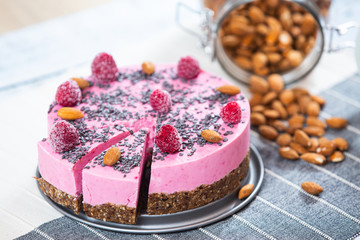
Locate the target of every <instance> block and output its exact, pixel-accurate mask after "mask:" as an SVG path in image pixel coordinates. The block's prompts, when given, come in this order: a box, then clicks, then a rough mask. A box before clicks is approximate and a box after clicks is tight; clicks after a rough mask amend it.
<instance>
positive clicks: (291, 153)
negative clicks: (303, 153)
mask: <svg viewBox="0 0 360 240" xmlns="http://www.w3.org/2000/svg"><path fill="white" fill-rule="evenodd" d="M279 154H280V156H281V157H283V158H286V159H289V160H296V159H299V154H298V153H297V152H296V151H295V150H294V149H292V148H290V147H281V148H280V149H279Z"/></svg>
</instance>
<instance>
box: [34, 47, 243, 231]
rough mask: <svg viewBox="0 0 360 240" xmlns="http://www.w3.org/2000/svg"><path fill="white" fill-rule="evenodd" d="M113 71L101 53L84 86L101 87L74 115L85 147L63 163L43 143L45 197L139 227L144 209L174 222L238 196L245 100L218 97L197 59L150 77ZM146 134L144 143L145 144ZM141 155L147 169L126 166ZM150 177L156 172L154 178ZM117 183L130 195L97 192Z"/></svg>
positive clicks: (138, 70)
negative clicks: (106, 160)
mask: <svg viewBox="0 0 360 240" xmlns="http://www.w3.org/2000/svg"><path fill="white" fill-rule="evenodd" d="M104 66H105V67H104ZM115 66H116V64H115V62H113V59H112V57H111V56H110V55H108V54H104V53H102V54H100V55H98V56H97V57H96V58H95V60H94V62H93V64H92V72H93V75H92V76H90V77H89V78H88V79H87V80H94V79H95V81H94V84H93V85H91V86H88V87H86V88H85V89H83V90H82V99H81V101H80V103H78V105H76V106H75V107H74V108H75V109H78V110H79V111H81V112H82V113H83V114H84V117H82V118H81V119H78V120H75V121H67V122H68V123H70V124H71V125H73V126H74V127H75V128H76V129H77V131H78V134H79V142H80V144H79V145H76V146H74V147H73V148H72V149H69V150H67V151H64V152H60V153H57V152H55V151H54V150H53V149H52V148H51V146H50V144H49V139H47V140H46V141H44V142H43V141H41V142H39V145H38V146H39V170H40V173H41V175H42V179H40V183H41V186H42V189H43V191H44V192H45V193H46V194H48V195H49V196H50V197H51V198H52V199H53V200H54V201H55V202H57V203H60V204H62V205H64V206H68V207H71V208H72V209H74V211H75V212H78V211H79V210H80V209H81V205H82V204H84V206H85V207H84V209H85V211H86V213H87V214H88V215H89V216H92V217H95V218H99V219H105V220H107V221H116V222H122V223H131V224H132V223H134V222H135V221H136V215H135V213H136V212H137V211H138V209H139V203H144V202H147V205H146V206H145V207H144V209H145V210H146V212H147V214H169V213H175V212H179V211H186V210H188V209H192V208H196V207H200V206H203V205H205V204H208V203H210V202H213V201H216V200H218V199H220V198H222V197H224V196H226V195H227V194H229V193H231V192H232V191H234V190H236V189H237V188H238V187H239V186H240V181H241V180H242V179H243V178H244V177H245V176H246V174H247V171H248V166H249V147H250V107H249V102H248V100H247V99H246V98H245V97H244V95H243V94H242V93H240V92H239V91H236V92H234V91H232V92H231V94H225V93H222V92H220V91H218V90H216V89H218V88H219V87H220V86H224V85H228V84H229V83H228V82H227V81H226V80H224V79H222V78H219V77H217V76H214V75H212V74H210V73H207V72H205V71H203V70H200V67H199V65H198V62H197V61H196V60H195V59H193V58H190V57H186V58H183V59H181V60H180V61H179V63H178V64H165V65H156V72H154V73H153V74H151V75H150V74H146V73H144V71H143V69H142V66H141V65H140V64H139V65H138V66H130V67H122V68H118V69H117V68H116V70H115ZM104 76H110V77H109V78H108V77H104ZM115 76H116V77H115ZM101 79H102V80H101ZM184 79H191V81H184ZM104 83H106V84H104ZM61 108H62V106H61V105H54V106H53V105H51V108H50V111H49V113H48V128H49V132H51V129H52V126H53V124H55V123H57V122H59V121H60V119H59V117H58V115H57V111H58V110H59V109H61ZM119 126H122V127H119ZM144 128H146V129H148V130H147V132H148V134H145V135H147V137H145V136H144V134H141V137H140V136H139V135H138V134H139V132H140V133H141V129H144ZM129 135H131V136H129ZM125 138H126V139H127V141H126V139H125ZM119 144H120V145H122V146H119ZM114 145H116V147H117V148H119V149H120V151H122V152H121V154H120V161H117V162H116V163H115V164H114V165H112V166H107V165H104V166H103V165H102V164H101V162H102V158H101V157H100V158H99V157H97V156H101V154H103V153H104V151H105V150H106V149H109V148H111V147H113V146H114ZM134 145H136V147H133V146H134ZM135 153H137V155H136V156H137V157H136V159H139V157H138V156H140V155H141V160H140V165H138V164H137V162H136V164H135V163H134V162H133V160H134V159H133V157H131V160H130V158H126V156H134V155H132V154H135ZM112 160H114V161H116V159H115V158H114V159H112ZM110 162H112V161H110ZM147 162H149V163H151V164H145V163H147ZM99 163H100V165H99ZM128 164H130V165H128ZM93 165H94V166H95V167H92V166H93ZM109 165H111V164H109ZM85 166H86V167H85ZM129 166H132V167H130V169H129V168H128V167H129ZM144 166H147V167H144ZM84 167H85V168H84ZM115 168H117V169H121V170H120V171H116V169H115ZM145 168H146V170H147V171H150V172H151V174H150V176H149V177H147V178H145V176H148V175H147V174H143V171H144V169H145ZM124 171H128V172H126V173H125V172H124ZM108 173H109V174H110V173H111V174H114V175H111V174H110V175H109V174H108ZM125 174H126V177H125V178H124V175H125ZM110 176H114V178H112V181H114V184H116V185H118V186H123V187H120V188H121V189H124V191H118V192H116V194H115V193H110V192H111V190H112V189H105V188H101V187H100V186H104V184H105V185H108V182H109V181H110V180H109V178H110ZM130 176H132V177H130ZM135 177H137V178H136V180H135ZM95 179H96V181H98V182H97V183H95ZM131 179H132V180H131ZM130 180H131V181H130ZM141 181H143V182H141ZM124 184H125V185H126V184H129V186H128V188H127V187H124V186H125V185H124ZM125 189H126V191H125ZM139 189H148V192H147V191H143V192H142V191H140V193H139ZM129 194H132V195H131V196H132V197H129ZM115 195H116V197H115ZM59 196H60V197H59ZM82 196H84V201H83V202H82V200H81V198H82ZM90 196H91V197H90ZM93 196H97V197H96V198H95V197H93ZM137 196H140V197H137ZM114 197H115V198H116V199H115V198H114ZM67 199H71V201H70V203H69V200H67ZM96 199H97V200H96ZM107 203H109V204H107ZM104 211H107V212H112V215H111V216H110V215H106V214H105V213H104ZM101 212H102V213H101ZM104 214H105V215H104Z"/></svg>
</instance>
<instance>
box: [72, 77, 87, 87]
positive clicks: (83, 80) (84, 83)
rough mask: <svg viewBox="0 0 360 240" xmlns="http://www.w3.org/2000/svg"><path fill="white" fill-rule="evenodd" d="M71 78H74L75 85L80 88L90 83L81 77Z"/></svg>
mask: <svg viewBox="0 0 360 240" xmlns="http://www.w3.org/2000/svg"><path fill="white" fill-rule="evenodd" d="M72 80H74V81H75V82H76V83H77V85H78V86H79V88H80V89H81V90H83V89H85V88H87V87H88V86H89V85H90V84H89V82H88V81H86V80H85V79H83V78H72Z"/></svg>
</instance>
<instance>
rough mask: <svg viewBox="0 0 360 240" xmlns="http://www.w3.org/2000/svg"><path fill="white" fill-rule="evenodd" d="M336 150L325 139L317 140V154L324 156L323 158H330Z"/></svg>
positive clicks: (330, 142) (334, 146)
mask: <svg viewBox="0 0 360 240" xmlns="http://www.w3.org/2000/svg"><path fill="white" fill-rule="evenodd" d="M335 149H336V145H335V144H334V143H333V142H332V141H330V140H329V139H327V138H324V137H322V138H319V147H318V148H317V149H316V152H317V153H320V154H322V155H324V156H325V157H327V156H330V155H331V154H332V153H333V152H334V151H335Z"/></svg>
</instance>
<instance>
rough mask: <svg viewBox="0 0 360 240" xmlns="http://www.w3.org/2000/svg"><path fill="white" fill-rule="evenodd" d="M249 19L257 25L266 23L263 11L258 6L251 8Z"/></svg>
mask: <svg viewBox="0 0 360 240" xmlns="http://www.w3.org/2000/svg"><path fill="white" fill-rule="evenodd" d="M249 18H250V20H251V21H252V22H253V23H255V24H258V23H262V22H264V21H265V15H264V13H263V11H261V9H260V8H258V7H256V6H251V7H250V8H249Z"/></svg>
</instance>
